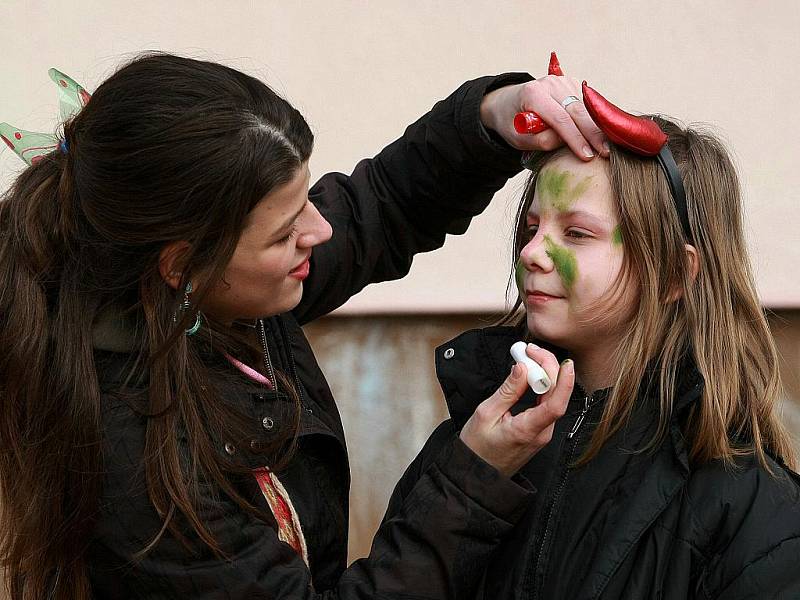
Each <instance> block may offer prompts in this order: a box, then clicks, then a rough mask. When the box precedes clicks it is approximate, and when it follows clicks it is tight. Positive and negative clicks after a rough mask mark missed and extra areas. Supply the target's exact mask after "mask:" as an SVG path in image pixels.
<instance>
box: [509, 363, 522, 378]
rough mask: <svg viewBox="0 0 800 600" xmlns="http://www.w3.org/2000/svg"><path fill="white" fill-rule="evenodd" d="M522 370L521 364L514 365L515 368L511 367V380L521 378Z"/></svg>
mask: <svg viewBox="0 0 800 600" xmlns="http://www.w3.org/2000/svg"><path fill="white" fill-rule="evenodd" d="M520 370H521V369H520V367H519V363H514V366H513V367H511V379H517V378H518V377H519V372H520Z"/></svg>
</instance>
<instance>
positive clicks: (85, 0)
mask: <svg viewBox="0 0 800 600" xmlns="http://www.w3.org/2000/svg"><path fill="white" fill-rule="evenodd" d="M799 12H800V11H797V3H796V2H794V1H793V0H774V1H771V2H755V1H752V0H706V1H704V2H689V1H684V2H676V1H670V2H662V1H654V0H652V1H636V2H634V1H620V0H591V1H590V0H571V1H570V2H556V1H554V0H539V1H536V2H533V1H531V0H524V1H521V0H517V1H508V2H494V1H489V0H470V1H467V2H463V1H460V2H456V1H455V0H442V1H439V2H427V1H421V0H417V1H404V2H388V1H384V2H365V1H347V2H342V1H335V0H334V1H331V0H309V1H304V2H284V1H281V0H271V1H267V0H261V1H249V2H247V1H236V2H230V1H223V0H216V1H212V0H205V1H202V0H191V1H189V0H173V1H172V2H164V1H163V0H159V1H155V0H144V1H136V2H120V1H119V0H102V1H101V0H82V1H81V2H77V1H75V0H58V1H56V0H50V1H45V0H39V1H32V0H0V15H1V16H2V22H3V33H4V42H3V52H2V56H0V73H2V82H3V83H2V85H0V121H8V122H11V123H13V124H15V125H17V126H18V127H22V128H25V129H33V130H47V129H50V130H52V129H53V127H54V125H55V116H56V113H57V109H56V97H55V90H54V89H53V84H52V83H51V82H50V81H49V79H48V78H47V69H48V68H49V67H51V66H56V67H58V68H60V69H61V70H63V71H64V72H66V73H68V74H71V75H72V76H73V77H75V78H76V79H77V80H78V81H81V82H83V83H84V84H85V85H86V86H87V88H88V89H90V90H91V89H93V88H94V87H95V86H96V85H97V84H98V83H99V82H100V81H102V79H103V78H104V77H105V76H107V75H108V74H109V73H111V72H112V71H113V69H114V67H115V66H116V65H118V64H119V62H120V60H121V59H122V58H123V57H126V56H131V55H133V54H135V53H137V52H140V51H142V50H146V49H162V50H169V51H177V52H181V53H186V54H190V55H194V56H198V57H205V58H211V59H217V60H221V61H224V62H226V63H229V64H231V65H234V66H238V67H240V68H242V69H244V70H246V71H248V72H250V73H252V74H255V75H257V76H260V77H262V78H263V79H264V80H265V81H267V82H269V83H270V84H272V85H273V86H274V87H276V88H277V89H278V90H279V91H280V92H282V93H284V94H285V95H287V96H288V97H289V98H290V99H291V100H292V101H293V102H295V103H296V105H297V106H298V108H300V110H301V111H303V113H304V114H305V115H306V116H307V118H308V119H309V121H310V122H311V124H312V126H313V128H314V130H315V132H316V136H317V142H316V152H315V154H314V156H313V158H312V165H311V166H312V169H313V171H314V173H316V174H321V173H323V172H326V171H329V170H342V171H349V170H350V169H351V168H352V167H353V165H354V164H355V162H356V161H357V160H358V159H359V158H361V157H364V156H369V155H372V154H374V153H375V152H376V151H378V150H379V149H380V147H381V146H382V145H384V144H385V143H387V142H388V141H390V140H391V139H393V138H394V137H395V136H397V135H398V134H400V133H401V132H402V130H403V127H404V126H405V125H406V124H407V123H408V122H410V121H411V120H412V119H413V118H415V117H416V116H417V115H419V114H420V113H422V112H423V111H424V110H426V109H427V108H428V107H429V106H430V105H431V104H432V102H433V101H434V100H435V99H437V98H439V97H441V96H443V95H445V94H447V93H448V92H449V91H450V90H452V89H453V88H454V87H455V86H457V85H458V84H459V83H460V82H462V81H463V80H465V79H467V78H471V77H475V76H478V75H482V74H487V73H496V72H500V71H504V70H528V71H530V72H531V73H532V74H533V75H541V74H543V72H544V70H545V67H546V64H547V58H548V55H549V52H550V50H553V49H555V50H557V51H558V52H559V55H560V57H561V60H562V64H563V66H564V69H565V70H566V72H567V73H568V74H570V75H574V76H577V77H581V78H587V79H588V80H589V81H590V83H592V84H593V85H594V86H596V87H597V89H599V90H601V91H602V92H603V93H604V94H605V95H607V96H608V97H609V98H610V99H612V100H615V101H618V102H619V103H620V104H621V105H623V106H625V107H626V108H628V109H630V110H638V111H660V112H664V113H667V114H671V115H675V116H677V117H679V118H681V119H684V120H687V121H705V122H707V123H710V124H711V125H712V126H714V127H715V128H716V129H717V130H718V131H720V132H721V133H722V134H723V135H724V137H725V138H726V139H728V140H729V141H730V143H731V144H732V146H733V147H734V148H735V150H736V158H737V162H738V163H739V165H740V166H741V172H742V176H743V180H744V185H745V192H746V199H747V208H748V215H749V219H748V225H747V226H748V233H749V235H750V239H751V241H752V249H753V254H754V263H755V270H756V273H757V276H758V282H759V289H760V292H761V295H762V298H763V300H764V302H765V303H766V304H767V305H770V306H795V307H796V306H800V281H798V279H797V278H792V277H787V275H788V273H790V269H791V268H792V267H793V266H794V265H796V264H797V263H798V262H800V244H798V231H800V215H799V214H798V211H797V208H796V207H797V206H798V200H799V199H800V198H799V197H798V196H799V195H800V192H798V190H800V169H798V168H797V164H798V162H800V160H799V159H800V151H799V150H798V143H797V135H798V133H799V132H800V111H797V110H794V109H793V106H794V99H795V98H797V96H798V92H800V83H798V82H800V77H798V68H797V64H798V63H799V62H800V60H798V59H800V36H798V31H800V17H798V13H799ZM21 164H22V163H21V162H19V163H18V159H17V158H16V157H14V156H13V155H12V153H11V152H9V151H7V150H4V151H3V152H2V153H0V189H5V188H6V187H7V185H8V184H9V182H10V181H11V178H12V177H13V174H14V173H15V172H16V170H17V169H18V168H19V165H21ZM520 183H521V181H520V179H515V180H512V181H511V182H510V183H509V185H508V186H507V187H506V188H505V189H504V190H503V192H502V193H500V194H498V196H497V198H496V199H495V201H494V203H493V205H492V206H491V207H490V209H489V210H488V211H487V212H486V213H485V214H484V215H483V216H481V217H480V218H479V219H477V220H476V222H475V224H474V225H473V227H472V228H471V230H470V232H469V234H468V235H467V236H464V237H461V238H456V239H451V240H450V241H449V242H448V244H447V246H446V247H445V249H444V250H443V251H441V252H437V253H434V254H432V255H428V256H423V257H420V258H418V259H417V261H416V265H415V268H414V270H413V272H412V274H411V276H409V277H408V278H406V279H404V280H403V281H402V282H398V283H389V284H384V285H380V286H375V287H374V288H371V289H369V290H367V291H366V292H365V293H363V294H361V295H360V296H358V297H357V298H355V299H354V300H353V301H352V302H351V303H350V304H349V305H348V306H347V307H346V308H345V311H346V312H359V313H364V312H384V313H385V312H393V311H401V312H407V311H423V312H448V311H493V310H498V309H500V308H501V307H502V305H503V301H504V298H503V290H504V288H505V278H506V269H505V265H506V263H507V262H508V260H507V253H506V252H507V246H508V244H507V243H506V240H507V239H508V237H509V226H508V224H509V221H510V213H511V210H512V208H513V204H514V202H515V200H516V198H517V196H518V194H519V187H520ZM465 265H466V266H467V268H465Z"/></svg>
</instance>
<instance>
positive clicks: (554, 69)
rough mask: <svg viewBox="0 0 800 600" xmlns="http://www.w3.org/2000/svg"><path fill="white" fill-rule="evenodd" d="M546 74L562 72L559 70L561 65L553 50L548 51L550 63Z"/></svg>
mask: <svg viewBox="0 0 800 600" xmlns="http://www.w3.org/2000/svg"><path fill="white" fill-rule="evenodd" d="M547 74H548V75H563V74H564V72H563V71H562V70H561V65H560V64H559V62H558V57H557V56H556V53H555V52H551V53H550V65H549V66H548V67H547Z"/></svg>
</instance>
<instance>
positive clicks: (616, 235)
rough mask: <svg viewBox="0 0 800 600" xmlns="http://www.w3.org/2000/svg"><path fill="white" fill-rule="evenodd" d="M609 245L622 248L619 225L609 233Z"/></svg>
mask: <svg viewBox="0 0 800 600" xmlns="http://www.w3.org/2000/svg"><path fill="white" fill-rule="evenodd" d="M611 243H612V244H613V245H614V246H622V229H620V228H619V225H617V226H616V227H614V231H613V232H612V233H611Z"/></svg>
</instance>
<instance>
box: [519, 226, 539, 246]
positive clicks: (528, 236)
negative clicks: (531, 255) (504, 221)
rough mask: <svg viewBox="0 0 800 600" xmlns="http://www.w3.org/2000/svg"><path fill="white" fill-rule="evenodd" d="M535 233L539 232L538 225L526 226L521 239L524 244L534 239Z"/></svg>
mask: <svg viewBox="0 0 800 600" xmlns="http://www.w3.org/2000/svg"><path fill="white" fill-rule="evenodd" d="M537 231H539V226H538V225H536V224H533V225H528V226H527V227H526V228H525V229H524V230H523V231H522V239H523V240H525V242H529V241H531V240H532V239H533V238H535V237H536V232H537Z"/></svg>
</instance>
